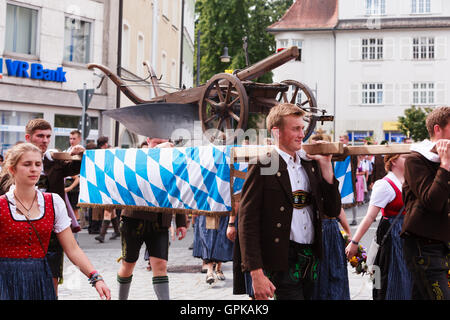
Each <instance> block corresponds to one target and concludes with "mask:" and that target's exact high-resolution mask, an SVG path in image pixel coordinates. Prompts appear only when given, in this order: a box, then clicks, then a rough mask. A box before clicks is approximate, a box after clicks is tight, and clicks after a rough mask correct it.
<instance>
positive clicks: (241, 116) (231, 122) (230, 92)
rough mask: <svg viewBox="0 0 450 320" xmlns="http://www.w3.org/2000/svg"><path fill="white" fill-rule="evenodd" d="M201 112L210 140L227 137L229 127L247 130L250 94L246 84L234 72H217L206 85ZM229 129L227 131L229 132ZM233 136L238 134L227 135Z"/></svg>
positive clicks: (200, 103)
mask: <svg viewBox="0 0 450 320" xmlns="http://www.w3.org/2000/svg"><path fill="white" fill-rule="evenodd" d="M198 113H199V118H200V121H201V122H202V128H203V132H204V133H205V134H206V135H207V136H208V139H210V141H213V140H216V139H220V140H224V139H225V137H226V135H225V134H226V133H227V131H226V130H230V129H234V130H237V129H243V130H245V129H246V127H247V120H248V96H247V92H246V91H245V88H244V85H243V84H242V82H241V81H240V80H239V79H238V78H237V77H236V76H234V75H231V74H228V73H220V74H216V75H215V76H213V77H212V78H211V79H210V80H209V81H208V82H207V83H206V85H205V89H204V91H203V94H202V96H201V99H200V101H199V112H198ZM210 129H216V130H210ZM230 133H231V132H230V131H228V134H230ZM231 137H233V139H234V137H235V134H233V135H232V136H230V135H229V136H228V137H226V138H231ZM227 142H228V141H227Z"/></svg>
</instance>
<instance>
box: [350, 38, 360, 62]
mask: <svg viewBox="0 0 450 320" xmlns="http://www.w3.org/2000/svg"><path fill="white" fill-rule="evenodd" d="M348 52H349V57H348V59H349V60H350V61H356V60H361V39H350V41H349V48H348Z"/></svg>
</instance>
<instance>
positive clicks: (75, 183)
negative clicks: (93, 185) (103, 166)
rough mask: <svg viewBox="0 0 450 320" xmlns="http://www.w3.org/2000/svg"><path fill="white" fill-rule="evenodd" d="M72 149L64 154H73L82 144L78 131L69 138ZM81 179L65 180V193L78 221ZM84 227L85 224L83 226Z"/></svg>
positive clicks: (76, 177) (71, 133)
mask: <svg viewBox="0 0 450 320" xmlns="http://www.w3.org/2000/svg"><path fill="white" fill-rule="evenodd" d="M69 143H70V147H69V148H68V149H66V150H64V152H69V153H70V152H71V151H72V148H73V147H75V146H77V145H79V144H80V143H81V132H80V131H78V130H73V131H71V132H70V136H69ZM79 184H80V177H79V175H76V176H72V177H67V178H66V180H65V183H64V185H65V188H64V191H65V192H66V194H67V198H68V200H69V203H70V206H71V207H72V210H73V212H74V214H75V217H76V218H77V220H80V214H79V213H78V207H77V205H78V196H79V194H80V185H79ZM82 225H83V226H84V223H83V224H82Z"/></svg>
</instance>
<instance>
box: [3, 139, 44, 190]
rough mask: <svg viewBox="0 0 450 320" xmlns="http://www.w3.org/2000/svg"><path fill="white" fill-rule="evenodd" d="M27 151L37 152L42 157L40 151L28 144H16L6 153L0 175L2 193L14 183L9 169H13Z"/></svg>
mask: <svg viewBox="0 0 450 320" xmlns="http://www.w3.org/2000/svg"><path fill="white" fill-rule="evenodd" d="M28 151H33V152H38V153H40V154H41V155H42V151H41V149H39V148H38V147H36V146H35V145H34V144H32V143H29V142H23V143H20V144H17V145H15V146H14V147H12V148H11V149H9V150H8V151H7V152H6V156H5V162H4V163H3V166H2V171H1V173H0V183H1V188H2V189H3V191H7V190H8V189H9V186H11V184H13V183H14V179H13V176H12V175H11V173H10V171H9V169H10V168H15V167H16V166H17V163H19V160H20V158H21V157H22V156H23V154H24V153H25V152H28Z"/></svg>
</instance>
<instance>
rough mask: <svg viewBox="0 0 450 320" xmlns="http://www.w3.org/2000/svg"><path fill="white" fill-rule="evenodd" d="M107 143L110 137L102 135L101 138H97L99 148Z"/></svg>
mask: <svg viewBox="0 0 450 320" xmlns="http://www.w3.org/2000/svg"><path fill="white" fill-rule="evenodd" d="M107 143H108V137H105V136H103V137H100V138H98V139H97V148H99V149H100V148H101V147H103V146H104V145H105V144H107Z"/></svg>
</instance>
